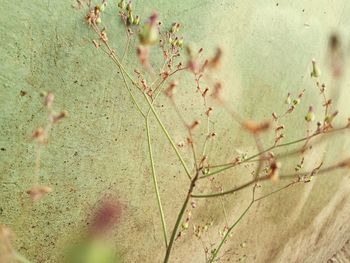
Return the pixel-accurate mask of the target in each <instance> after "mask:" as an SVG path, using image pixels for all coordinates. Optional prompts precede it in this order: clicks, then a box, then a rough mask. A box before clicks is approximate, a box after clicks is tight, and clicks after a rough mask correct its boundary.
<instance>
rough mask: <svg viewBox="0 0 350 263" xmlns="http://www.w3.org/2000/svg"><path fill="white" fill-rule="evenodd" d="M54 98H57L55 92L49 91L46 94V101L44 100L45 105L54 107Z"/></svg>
mask: <svg viewBox="0 0 350 263" xmlns="http://www.w3.org/2000/svg"><path fill="white" fill-rule="evenodd" d="M54 99H55V96H54V95H53V93H52V92H51V91H49V92H48V93H47V94H46V96H45V102H44V103H45V106H46V107H47V108H48V109H51V108H52V104H53V101H54Z"/></svg>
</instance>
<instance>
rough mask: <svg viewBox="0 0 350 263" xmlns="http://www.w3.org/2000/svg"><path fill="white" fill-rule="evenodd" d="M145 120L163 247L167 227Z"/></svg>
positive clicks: (147, 124)
mask: <svg viewBox="0 0 350 263" xmlns="http://www.w3.org/2000/svg"><path fill="white" fill-rule="evenodd" d="M145 121H146V131H147V143H148V151H149V158H150V162H151V168H152V178H153V185H154V191H155V192H156V196H157V203H158V209H159V214H160V218H161V221H162V227H163V235H164V241H165V247H167V246H168V237H167V229H166V224H165V219H164V212H163V207H162V202H161V199H160V194H159V188H158V182H157V176H156V170H155V167H154V159H153V153H152V144H151V134H150V129H149V122H148V118H145Z"/></svg>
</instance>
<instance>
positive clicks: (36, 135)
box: [32, 127, 45, 142]
mask: <svg viewBox="0 0 350 263" xmlns="http://www.w3.org/2000/svg"><path fill="white" fill-rule="evenodd" d="M32 138H33V139H37V140H38V141H39V142H42V141H44V138H45V130H44V129H43V128H41V127H39V128H37V129H36V130H35V131H34V132H33V133H32Z"/></svg>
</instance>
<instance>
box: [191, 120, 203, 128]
mask: <svg viewBox="0 0 350 263" xmlns="http://www.w3.org/2000/svg"><path fill="white" fill-rule="evenodd" d="M200 123H201V121H200V120H195V121H194V122H193V123H192V124H191V125H190V127H189V129H190V130H193V129H195V128H197V127H198V126H199V124H200Z"/></svg>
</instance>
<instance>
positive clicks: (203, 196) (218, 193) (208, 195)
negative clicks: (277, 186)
mask: <svg viewBox="0 0 350 263" xmlns="http://www.w3.org/2000/svg"><path fill="white" fill-rule="evenodd" d="M267 179H269V177H268V176H265V177H260V178H258V179H254V180H251V181H249V182H247V183H245V184H242V185H240V186H237V187H235V188H233V189H231V190H228V191H225V192H217V193H212V194H202V195H191V196H192V197H193V198H208V197H216V196H223V195H227V194H232V193H234V192H238V191H240V190H243V189H244V188H247V187H248V186H250V185H253V184H255V183H257V182H260V181H263V180H267Z"/></svg>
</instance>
